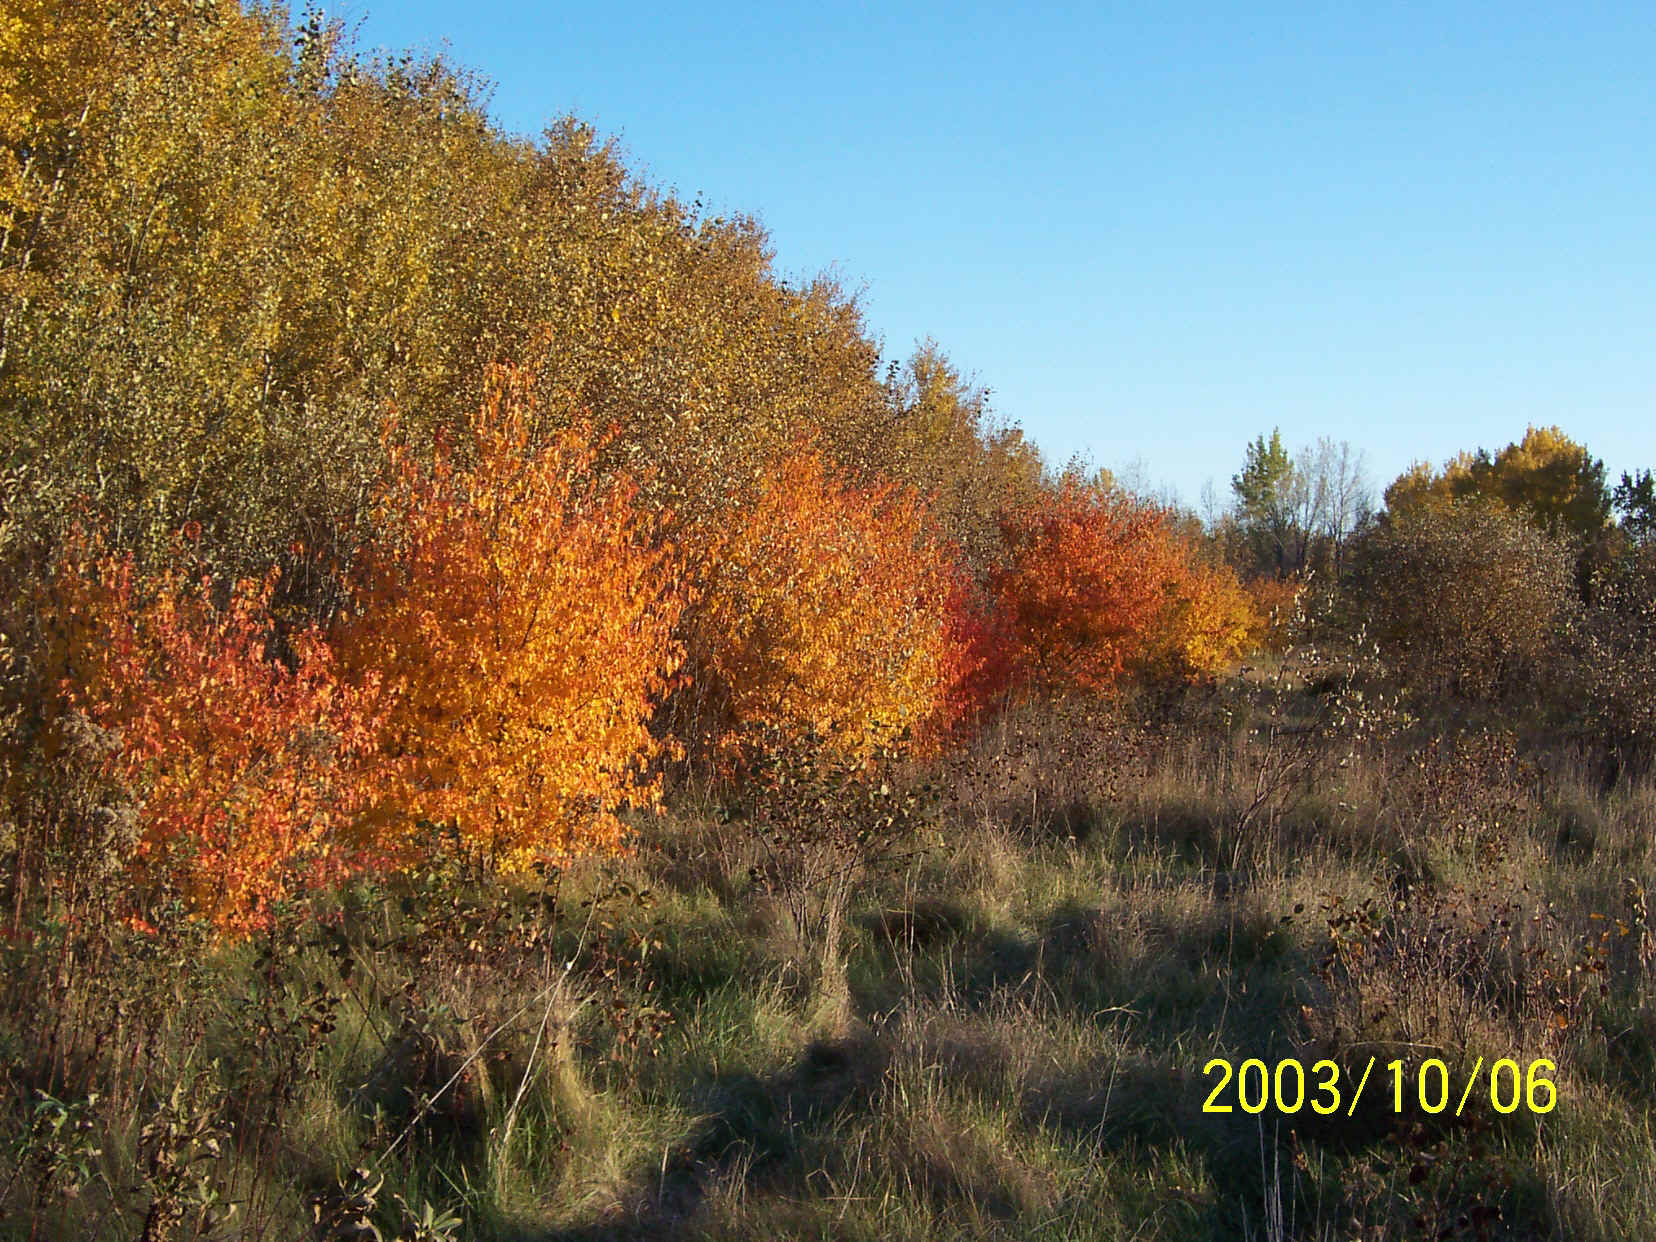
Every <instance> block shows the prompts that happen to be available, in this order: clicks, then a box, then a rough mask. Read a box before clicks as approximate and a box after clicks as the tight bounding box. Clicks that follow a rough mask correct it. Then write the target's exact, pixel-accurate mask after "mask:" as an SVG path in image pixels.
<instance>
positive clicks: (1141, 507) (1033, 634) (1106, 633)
mask: <svg viewBox="0 0 1656 1242" xmlns="http://www.w3.org/2000/svg"><path fill="white" fill-rule="evenodd" d="M1005 538H1006V543H1007V549H1008V553H1007V563H1006V564H1005V565H1004V566H1002V567H999V568H997V569H996V570H994V571H993V572H992V573H991V575H990V578H989V589H990V591H991V593H992V594H993V596H994V598H995V600H996V605H997V607H998V608H999V609H1000V610H1001V612H1002V613H1003V615H1004V617H1005V619H1006V620H1005V624H1006V626H1007V630H1008V635H1009V637H1008V641H1009V643H1010V647H1011V663H1012V665H1013V667H1014V668H1015V669H1016V670H1017V673H1016V676H1017V678H1018V680H1019V681H1022V682H1024V683H1026V684H1028V685H1030V686H1031V687H1032V688H1034V689H1037V690H1039V691H1042V692H1045V693H1066V692H1068V691H1070V690H1083V691H1091V692H1098V691H1104V690H1108V689H1110V688H1111V687H1112V686H1114V685H1115V684H1116V683H1117V681H1118V680H1119V679H1120V678H1121V676H1122V675H1123V674H1124V673H1125V672H1126V671H1127V670H1128V669H1129V668H1131V667H1134V666H1135V665H1137V664H1138V663H1139V662H1140V661H1142V660H1143V659H1145V658H1146V656H1147V654H1148V652H1149V651H1150V649H1151V636H1152V634H1153V633H1154V630H1155V627H1156V625H1157V624H1158V622H1159V621H1160V619H1161V616H1162V613H1163V610H1164V609H1165V607H1166V606H1167V604H1168V599H1169V590H1168V587H1169V584H1170V583H1172V582H1173V580H1174V579H1175V578H1176V577H1177V576H1178V575H1179V574H1180V572H1181V571H1182V569H1183V559H1182V557H1181V555H1180V552H1179V549H1178V547H1177V545H1176V544H1175V542H1174V541H1173V540H1172V539H1170V538H1169V537H1168V534H1167V529H1166V515H1165V513H1164V512H1163V511H1162V510H1160V509H1156V508H1154V507H1151V506H1148V505H1145V504H1143V503H1142V502H1140V501H1137V500H1134V499H1132V498H1131V497H1128V496H1126V495H1124V494H1122V493H1120V492H1117V491H1112V490H1108V489H1104V488H1100V487H1096V486H1089V485H1086V484H1084V483H1081V482H1079V481H1077V480H1074V479H1070V480H1067V481H1065V482H1063V483H1062V484H1061V485H1060V486H1059V487H1058V488H1057V490H1056V491H1055V492H1053V493H1052V494H1051V495H1050V496H1049V497H1048V498H1047V500H1046V502H1045V503H1044V504H1043V505H1042V506H1041V507H1040V508H1038V509H1037V510H1035V511H1034V512H1033V513H1030V514H1027V515H1012V516H1010V517H1009V518H1008V519H1007V524H1006V532H1005Z"/></svg>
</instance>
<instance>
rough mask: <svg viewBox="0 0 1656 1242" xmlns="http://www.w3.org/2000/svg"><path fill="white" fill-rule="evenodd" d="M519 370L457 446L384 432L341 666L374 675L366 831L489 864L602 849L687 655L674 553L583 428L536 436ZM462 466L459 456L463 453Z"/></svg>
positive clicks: (651, 791)
mask: <svg viewBox="0 0 1656 1242" xmlns="http://www.w3.org/2000/svg"><path fill="white" fill-rule="evenodd" d="M532 383H533V377H532V376H531V375H530V374H529V373H528V372H525V371H521V370H515V369H510V368H497V369H496V370H495V371H494V372H493V373H492V374H491V376H490V379H489V383H488V385H487V388H486V396H485V399H484V400H483V402H482V403H481V404H480V406H479V409H478V412H477V414H476V416H475V418H474V420H473V424H472V427H471V436H470V441H471V442H470V443H469V444H468V445H467V446H466V450H467V451H466V452H465V453H462V452H461V451H460V449H459V446H451V445H449V444H447V443H446V442H439V443H438V444H437V446H436V448H435V449H434V451H433V453H432V458H431V460H430V461H429V462H428V463H422V462H421V461H420V460H419V459H418V458H417V456H416V455H415V453H414V451H413V450H412V449H411V448H410V447H409V446H408V445H407V444H406V443H405V442H404V441H403V440H402V439H400V438H399V437H398V436H396V435H395V434H392V435H391V447H390V462H391V464H390V469H389V473H388V477H387V479H386V480H385V482H384V483H383V484H382V485H381V488H380V493H379V501H378V507H379V510H380V520H379V526H380V528H381V530H382V532H383V533H382V534H381V536H380V537H379V538H377V539H376V540H375V541H374V542H373V543H372V544H371V545H370V546H369V547H368V548H367V549H366V550H365V552H364V554H363V556H362V558H361V564H360V568H359V570H358V573H357V579H356V580H357V584H358V591H357V599H356V603H355V605H354V607H352V608H351V609H350V610H349V611H348V612H347V613H346V614H345V615H344V616H343V617H342V618H341V619H340V621H339V624H338V626H337V641H338V644H339V650H340V655H341V660H342V662H343V664H344V666H345V667H346V668H347V669H348V670H350V672H351V673H352V675H353V676H355V677H357V678H364V679H366V678H377V679H379V680H380V682H381V684H382V687H383V688H382V694H383V695H384V698H385V703H386V709H385V710H386V719H385V724H384V727H383V729H382V732H381V746H382V747H383V748H384V750H385V751H386V752H387V753H388V754H389V755H392V756H396V757H401V758H405V759H406V760H407V763H408V769H407V774H406V777H405V778H404V779H402V780H400V781H398V782H396V783H394V784H392V785H390V786H388V787H387V788H385V789H384V790H382V791H381V796H380V798H379V801H378V804H377V808H376V809H377V816H378V822H379V839H380V840H381V842H382V843H383V844H384V846H385V848H386V849H387V850H388V851H390V852H392V853H401V854H404V855H406V854H408V853H409V852H411V851H415V852H417V851H418V850H421V849H426V848H430V847H431V844H430V840H429V839H428V838H423V837H422V836H421V832H422V831H423V830H426V831H429V830H432V829H435V830H440V831H441V832H443V833H446V834H448V835H450V836H452V837H453V838H454V839H455V840H456V841H457V843H458V845H459V847H460V848H461V849H462V850H464V851H466V852H467V853H468V854H471V855H473V856H476V857H480V858H482V859H483V860H485V861H486V862H487V863H488V864H489V865H491V866H493V867H494V868H496V869H498V870H500V871H503V872H511V871H516V870H521V869H522V868H524V867H526V866H529V865H531V864H532V863H534V862H536V861H539V860H551V861H557V860H561V859H565V858H568V857H570V856H572V855H576V854H580V853H585V852H590V851H595V850H606V849H610V848H613V847H615V846H616V845H617V844H618V842H619V841H620V839H621V836H622V826H621V824H620V822H619V820H618V819H617V818H616V812H617V811H618V810H620V809H621V808H622V807H623V806H626V805H629V804H640V803H644V804H647V803H650V802H651V801H652V800H653V798H654V796H655V786H654V784H653V783H652V781H651V780H650V779H649V774H648V768H649V765H650V763H651V761H652V760H654V759H655V758H657V757H658V756H660V755H661V754H662V751H663V748H662V745H661V743H659V742H658V741H657V740H656V739H655V738H653V737H652V736H651V733H650V730H649V728H648V725H649V721H650V719H651V716H652V714H653V712H654V710H655V706H656V703H657V701H658V700H659V699H660V697H661V696H662V695H663V694H664V693H665V692H666V691H667V689H668V688H669V686H670V683H671V679H672V677H673V675H674V673H675V671H676V669H677V667H678V664H679V661H680V658H681V653H680V649H679V647H678V645H677V644H676V643H675V642H674V640H673V638H672V633H673V627H674V625H675V624H676V622H677V620H678V616H679V611H680V607H681V602H680V600H679V598H678V596H677V595H676V594H675V591H674V567H673V559H672V556H671V553H670V550H668V549H666V548H664V547H662V546H660V545H659V542H658V540H657V537H656V530H655V524H654V523H653V522H652V521H651V520H649V519H647V518H646V517H644V516H643V515H642V514H641V513H640V512H639V510H638V509H637V507H636V505H635V497H636V494H637V488H636V485H635V484H634V483H632V482H631V481H630V480H628V479H627V478H626V477H625V476H610V477H607V478H603V477H599V476H597V475H595V473H594V470H593V467H594V461H595V456H596V449H595V446H594V443H593V441H592V439H591V437H590V435H588V434H586V433H584V432H583V431H581V430H580V429H579V428H577V429H574V430H569V431H565V432H563V433H560V434H558V435H557V436H555V437H552V438H550V439H548V440H547V441H546V442H545V443H537V442H536V441H535V440H534V438H533V437H532V434H531V426H532V424H533V422H534V409H533V406H532V403H531V401H530V399H529V396H528V390H529V388H530V387H531V385H532ZM468 459H469V463H470V464H467V462H468Z"/></svg>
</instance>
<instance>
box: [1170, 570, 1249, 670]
mask: <svg viewBox="0 0 1656 1242" xmlns="http://www.w3.org/2000/svg"><path fill="white" fill-rule="evenodd" d="M1167 590H1168V600H1167V604H1166V606H1165V608H1164V611H1163V614H1162V618H1161V621H1160V624H1159V626H1158V631H1159V633H1158V640H1157V642H1156V643H1155V644H1154V650H1155V657H1154V662H1155V663H1156V664H1157V665H1158V666H1159V667H1160V668H1161V669H1163V670H1164V671H1167V672H1170V673H1172V674H1174V675H1176V676H1180V677H1185V678H1191V679H1198V678H1212V677H1217V676H1218V675H1219V674H1221V673H1223V672H1225V671H1226V670H1227V669H1228V668H1230V666H1231V665H1232V664H1233V663H1235V662H1236V660H1237V659H1238V658H1239V657H1240V656H1242V655H1243V654H1244V653H1245V652H1246V651H1248V650H1249V649H1250V648H1251V647H1253V646H1255V645H1256V644H1258V643H1259V641H1260V640H1261V638H1262V637H1263V631H1264V626H1263V624H1262V622H1261V618H1260V616H1259V613H1258V611H1257V610H1256V609H1255V607H1254V602H1253V600H1252V598H1250V596H1249V595H1248V592H1247V591H1246V590H1244V589H1243V587H1242V584H1241V583H1240V582H1238V581H1237V579H1236V575H1235V574H1234V573H1233V572H1231V571H1230V570H1229V569H1227V568H1223V567H1216V566H1212V565H1203V564H1199V563H1196V562H1194V561H1193V562H1191V563H1190V564H1189V565H1187V566H1186V567H1185V569H1184V570H1183V572H1180V573H1175V574H1174V575H1173V577H1172V579H1171V580H1170V582H1169V583H1168V588H1167Z"/></svg>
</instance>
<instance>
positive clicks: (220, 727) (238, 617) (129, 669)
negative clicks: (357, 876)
mask: <svg viewBox="0 0 1656 1242" xmlns="http://www.w3.org/2000/svg"><path fill="white" fill-rule="evenodd" d="M274 586H275V578H274V575H272V576H270V577H267V578H266V579H265V580H264V581H263V582H262V583H261V582H254V581H251V580H246V581H242V582H238V583H235V584H233V585H232V586H230V587H229V589H228V592H227V594H226V593H225V592H223V591H219V590H215V589H214V586H213V583H212V582H211V581H210V580H209V579H205V578H202V579H197V580H191V579H190V578H188V577H187V576H186V575H185V574H184V573H183V572H181V571H179V570H171V571H168V572H167V573H165V574H162V575H161V576H159V577H157V578H154V579H146V578H144V577H143V576H142V575H141V574H139V573H138V571H137V570H136V568H135V565H134V562H133V558H132V557H131V556H130V554H128V555H124V556H117V555H111V554H104V553H101V552H100V551H99V550H98V549H97V547H96V545H94V544H89V543H85V542H81V541H76V542H74V543H72V544H71V545H70V547H69V549H68V550H66V552H65V554H64V555H63V557H62V558H61V559H60V560H59V562H58V564H57V566H56V569H55V571H54V573H53V575H52V577H51V579H50V581H49V583H47V584H46V585H45V586H44V587H43V588H42V591H43V594H42V596H41V600H40V614H39V615H40V621H41V625H42V628H43V630H44V632H45V638H46V643H45V647H44V652H43V655H44V668H45V669H46V670H47V676H46V681H47V686H46V695H45V703H46V722H45V727H46V736H47V745H46V755H45V757H46V759H47V760H48V762H57V761H66V760H67V754H66V752H67V751H68V750H69V749H70V741H71V738H72V735H73V732H74V729H75V727H76V725H77V723H79V722H84V723H85V724H88V725H90V726H91V727H92V728H94V729H96V730H99V731H101V733H102V734H103V735H104V737H105V738H106V739H108V741H107V744H106V745H104V746H103V747H102V748H101V750H100V752H99V753H100V755H101V759H100V763H99V766H100V768H101V769H102V775H103V776H104V777H105V778H106V779H107V780H109V781H110V782H111V784H112V786H113V788H114V789H115V790H117V791H118V793H117V794H116V795H115V797H116V801H117V805H113V806H111V807H109V808H108V810H107V812H106V818H108V820H109V822H112V823H114V822H120V820H121V817H122V815H123V810H122V807H125V808H127V811H128V812H130V814H131V815H132V816H133V823H132V833H131V837H130V838H129V839H125V838H122V836H121V835H120V834H119V833H117V834H115V835H113V836H111V837H110V838H109V839H108V841H107V842H106V847H105V848H107V849H108V850H109V851H110V852H111V858H110V859H109V861H110V862H111V863H113V864H114V865H115V866H116V867H118V868H120V869H123V870H124V871H125V872H126V874H127V877H128V879H129V880H130V881H131V882H132V884H133V885H134V887H135V891H136V892H137V893H138V894H139V896H140V899H141V902H142V906H143V909H140V910H139V911H137V912H135V913H137V914H139V916H140V917H142V914H143V910H144V909H150V910H153V908H154V907H155V906H156V905H157V904H158V903H161V902H164V901H167V900H169V899H177V900H178V901H180V902H181V903H182V904H183V906H184V908H185V909H186V910H188V911H189V912H191V913H193V914H196V915H199V916H201V917H204V918H207V919H209V920H211V921H212V922H213V923H214V924H215V925H216V926H217V927H219V928H220V929H222V930H225V931H230V932H245V931H247V930H249V929H252V928H254V927H257V926H259V925H261V924H262V923H263V922H264V921H265V919H266V918H267V917H268V915H269V911H270V909H271V906H272V904H273V903H275V902H277V901H279V900H282V899H284V898H286V897H290V896H294V895H297V894H299V893H302V892H304V891H306V890H308V889H311V888H315V887H318V886H320V885H322V884H326V883H329V882H332V881H334V880H337V879H338V878H340V877H341V876H343V875H346V874H349V873H350V872H351V871H352V870H354V869H355V868H356V867H358V866H360V865H364V864H365V863H367V862H368V861H370V860H371V855H366V854H364V853H363V851H362V850H361V849H360V848H359V847H360V844H361V842H360V838H359V836H358V834H357V825H358V820H359V817H360V816H361V815H362V814H363V813H364V811H365V809H366V806H367V802H368V797H369V790H370V788H371V787H372V785H373V784H374V783H375V782H376V781H377V780H379V779H380V778H381V777H382V776H383V775H384V771H383V769H382V768H381V765H380V761H379V754H378V745H377V744H378V740H379V739H378V728H377V726H378V723H379V721H378V717H377V706H376V705H377V703H378V701H379V695H378V686H377V684H376V682H375V681H374V679H373V678H371V677H370V678H367V679H364V680H363V681H362V682H361V683H360V684H359V685H356V686H349V685H345V684H342V683H341V681H340V680H339V678H338V677H337V676H336V671H335V666H334V661H333V658H332V654H331V653H330V651H329V649H328V647H327V645H326V644H325V643H324V642H323V640H322V636H321V634H320V633H319V632H318V631H317V630H316V629H315V628H306V629H302V630H299V631H297V632H292V633H289V634H287V635H285V636H284V638H283V641H282V643H281V647H282V649H283V652H284V656H283V658H280V659H277V658H271V657H270V656H269V655H267V650H268V649H269V648H270V647H271V645H272V644H273V642H274V641H275V637H276V636H275V634H274V630H273V621H272V618H271V615H270V610H269V604H270V600H271V595H272V590H273V588H274ZM215 597H222V602H215ZM60 779H61V776H60Z"/></svg>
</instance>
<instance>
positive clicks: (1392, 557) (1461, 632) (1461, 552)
mask: <svg viewBox="0 0 1656 1242" xmlns="http://www.w3.org/2000/svg"><path fill="white" fill-rule="evenodd" d="M1572 572H1573V559H1572V556H1571V552H1570V549H1569V547H1568V546H1567V545H1566V544H1565V543H1564V542H1563V541H1562V540H1560V539H1557V538H1555V537H1553V536H1550V535H1548V534H1546V533H1545V532H1543V531H1541V530H1539V529H1537V528H1536V527H1535V526H1533V525H1531V524H1530V523H1529V522H1527V521H1525V520H1524V519H1523V518H1522V517H1519V516H1518V515H1516V514H1514V513H1512V512H1510V511H1509V510H1507V509H1504V508H1502V507H1500V506H1497V505H1494V504H1490V503H1487V502H1480V501H1476V500H1461V501H1450V502H1446V503H1444V504H1441V505H1433V506H1420V507H1417V508H1412V509H1408V510H1405V511H1404V512H1402V513H1399V514H1393V515H1391V516H1390V517H1389V518H1388V519H1387V520H1386V521H1385V522H1383V523H1382V524H1381V525H1380V526H1379V527H1378V528H1377V529H1376V530H1375V531H1374V532H1373V533H1372V534H1370V535H1369V536H1367V537H1366V538H1365V540H1364V541H1363V543H1362V546H1361V548H1360V549H1359V554H1358V564H1357V569H1356V574H1355V581H1354V590H1355V591H1356V593H1357V595H1358V598H1359V600H1360V601H1361V602H1362V603H1363V604H1365V605H1366V611H1367V615H1368V617H1369V619H1370V627H1371V633H1372V634H1373V636H1374V638H1375V639H1376V640H1377V641H1378V642H1379V643H1380V644H1381V646H1382V649H1383V652H1384V654H1385V658H1386V659H1387V661H1388V663H1390V664H1391V665H1392V666H1393V668H1394V669H1395V670H1396V671H1397V672H1398V673H1399V674H1400V675H1401V676H1402V677H1403V679H1404V680H1405V681H1406V682H1408V683H1409V684H1410V685H1411V686H1412V687H1413V688H1415V689H1417V690H1419V691H1421V692H1423V693H1427V694H1443V693H1447V694H1452V695H1455V696H1458V697H1459V698H1461V699H1467V700H1489V699H1495V698H1499V697H1501V696H1502V695H1504V694H1507V693H1509V692H1510V691H1512V690H1513V689H1514V688H1515V687H1517V686H1519V685H1520V684H1521V683H1522V682H1523V681H1524V680H1525V679H1526V678H1529V677H1532V676H1533V675H1534V674H1535V673H1537V672H1538V671H1539V670H1540V669H1541V667H1542V665H1543V663H1544V661H1545V659H1546V658H1547V656H1548V654H1549V652H1550V651H1551V650H1552V649H1553V644H1554V641H1555V639H1556V638H1557V636H1558V632H1559V623H1560V621H1561V619H1562V617H1563V613H1564V610H1565V608H1566V605H1567V603H1568V602H1569V600H1570V598H1571V596H1572V590H1573V587H1572V582H1573V579H1572V576H1571V575H1572Z"/></svg>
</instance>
